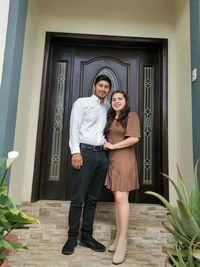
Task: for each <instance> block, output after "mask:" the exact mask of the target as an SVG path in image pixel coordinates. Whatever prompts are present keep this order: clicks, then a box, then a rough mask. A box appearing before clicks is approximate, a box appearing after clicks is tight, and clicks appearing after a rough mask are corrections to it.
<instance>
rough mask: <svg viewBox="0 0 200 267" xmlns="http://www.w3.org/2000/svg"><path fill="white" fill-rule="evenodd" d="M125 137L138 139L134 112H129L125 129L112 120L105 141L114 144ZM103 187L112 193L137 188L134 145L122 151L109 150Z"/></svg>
mask: <svg viewBox="0 0 200 267" xmlns="http://www.w3.org/2000/svg"><path fill="white" fill-rule="evenodd" d="M127 137H137V138H140V122H139V118H138V116H137V114H136V113H135V112H129V114H128V121H127V127H126V129H124V128H123V127H122V126H121V125H120V123H119V122H117V121H116V120H114V121H113V122H112V124H111V129H110V133H109V135H108V136H107V140H108V142H110V143H111V144H116V143H118V142H121V141H123V140H124V139H125V138H127ZM105 185H106V187H107V188H108V189H110V190H112V191H121V192H124V191H131V190H134V189H137V188H139V180H138V170H137V161H136V156H135V148H134V145H133V146H130V147H126V148H122V149H116V150H109V169H108V173H107V176H106V181H105Z"/></svg>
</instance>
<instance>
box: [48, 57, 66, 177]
mask: <svg viewBox="0 0 200 267" xmlns="http://www.w3.org/2000/svg"><path fill="white" fill-rule="evenodd" d="M66 68H67V63H66V62H58V63H57V73H56V82H55V92H54V98H55V100H54V103H55V105H54V114H53V134H52V141H51V163H50V175H49V180H55V181H58V180H59V175H60V164H61V147H62V129H63V111H64V95H65V84H66Z"/></svg>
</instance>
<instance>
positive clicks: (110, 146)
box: [103, 142, 114, 150]
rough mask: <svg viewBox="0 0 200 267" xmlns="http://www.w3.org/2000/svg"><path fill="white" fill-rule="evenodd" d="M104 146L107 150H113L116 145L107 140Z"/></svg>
mask: <svg viewBox="0 0 200 267" xmlns="http://www.w3.org/2000/svg"><path fill="white" fill-rule="evenodd" d="M103 148H104V149H105V150H107V149H109V150H113V149H114V145H113V144H111V143H109V142H105V143H104V145H103Z"/></svg>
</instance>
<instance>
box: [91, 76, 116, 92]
mask: <svg viewBox="0 0 200 267" xmlns="http://www.w3.org/2000/svg"><path fill="white" fill-rule="evenodd" d="M100 81H106V82H108V83H109V85H110V89H111V87H112V82H111V79H110V78H109V77H108V76H107V75H105V74H101V75H99V76H97V78H96V80H95V83H94V84H95V85H96V84H97V83H98V82H100Z"/></svg>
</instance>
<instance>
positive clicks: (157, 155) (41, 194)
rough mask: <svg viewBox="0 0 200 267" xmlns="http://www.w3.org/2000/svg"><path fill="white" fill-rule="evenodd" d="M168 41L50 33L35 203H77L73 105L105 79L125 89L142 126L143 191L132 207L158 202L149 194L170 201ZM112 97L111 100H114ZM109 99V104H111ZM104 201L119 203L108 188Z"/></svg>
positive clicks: (140, 161)
mask: <svg viewBox="0 0 200 267" xmlns="http://www.w3.org/2000/svg"><path fill="white" fill-rule="evenodd" d="M166 52H167V41H166V40H162V39H156V40H152V39H149V40H148V39H137V38H120V37H109V36H93V35H74V34H55V33H47V37H46V46H45V58H44V68H43V82H42V89H41V100H40V115H39V123H38V137H37V147H36V157H35V172H34V183H33V191H32V192H33V193H32V200H33V201H34V200H38V199H59V200H69V199H70V197H71V190H72V189H71V180H72V177H71V171H72V169H71V160H70V150H69V146H68V141H69V121H70V112H71V108H72V104H73V102H74V101H75V100H76V99H77V98H79V97H85V96H90V95H91V94H92V85H93V83H94V80H95V79H96V77H97V76H98V75H99V74H106V75H108V76H109V77H110V79H111V81H112V91H115V90H116V89H122V90H124V91H126V92H127V93H128V95H129V98H130V105H131V110H132V111H136V112H137V113H138V116H139V118H140V122H141V133H142V138H141V141H140V142H139V143H138V144H137V146H136V154H137V161H138V170H139V177H140V189H139V190H136V191H134V192H131V194H130V201H131V202H140V203H142V202H143V203H145V202H155V199H153V198H150V197H148V196H146V195H145V194H144V191H146V190H153V191H157V192H159V193H161V194H164V195H165V196H167V194H168V191H167V184H166V183H165V182H164V180H163V177H162V176H161V175H160V172H161V171H162V172H167V165H168V163H167V89H166V65H167V62H166ZM109 96H110V95H109ZM109 96H108V97H107V99H106V101H108V102H109ZM100 201H113V196H112V193H111V192H110V191H109V190H107V189H106V188H103V190H102V194H101V198H100Z"/></svg>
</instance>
